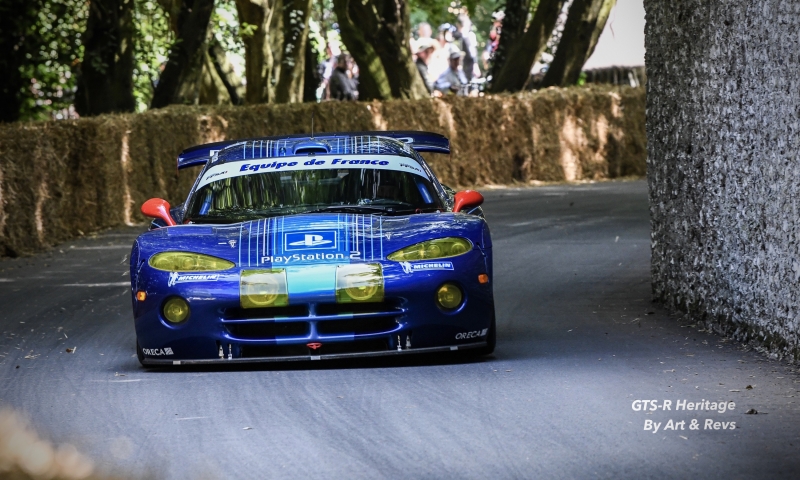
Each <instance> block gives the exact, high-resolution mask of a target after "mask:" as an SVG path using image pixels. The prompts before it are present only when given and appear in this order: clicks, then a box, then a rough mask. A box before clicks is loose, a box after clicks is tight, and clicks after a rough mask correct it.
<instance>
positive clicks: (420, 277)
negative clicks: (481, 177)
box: [133, 251, 494, 365]
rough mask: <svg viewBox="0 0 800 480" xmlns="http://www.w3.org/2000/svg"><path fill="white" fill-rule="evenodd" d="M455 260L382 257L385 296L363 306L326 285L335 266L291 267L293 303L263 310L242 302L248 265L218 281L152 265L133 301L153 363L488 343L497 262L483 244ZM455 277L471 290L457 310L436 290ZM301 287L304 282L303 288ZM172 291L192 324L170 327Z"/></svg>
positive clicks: (146, 356) (385, 352)
mask: <svg viewBox="0 0 800 480" xmlns="http://www.w3.org/2000/svg"><path fill="white" fill-rule="evenodd" d="M452 263H453V268H452V269H449V270H430V271H415V272H413V273H409V272H407V271H404V270H403V268H402V267H401V266H400V265H399V264H397V263H393V262H382V264H383V270H384V275H385V300H384V301H383V302H381V303H376V304H353V305H354V307H353V308H350V306H347V305H342V304H337V303H336V299H335V296H334V294H333V293H334V292H333V290H332V289H331V288H321V287H318V285H319V284H320V283H322V282H323V281H326V280H325V277H324V273H325V269H322V268H319V269H317V268H314V267H304V268H303V269H302V270H298V271H296V272H295V271H292V272H289V277H288V282H289V285H290V287H289V288H290V295H289V304H290V305H289V306H288V307H281V308H275V309H261V310H259V309H242V308H240V301H239V275H240V272H241V270H244V269H236V270H233V271H228V272H224V273H222V274H220V275H218V276H215V278H214V279H213V280H209V281H198V282H186V283H179V282H178V283H174V284H170V282H169V278H168V273H166V272H160V271H156V270H153V269H150V268H148V267H147V266H145V267H144V268H143V270H142V272H140V275H139V277H138V279H137V284H136V285H135V287H134V290H139V291H141V290H143V291H145V292H146V293H147V300H146V301H145V302H138V301H137V300H136V299H135V298H134V300H133V307H134V308H133V311H134V320H135V327H136V335H137V339H138V342H139V344H140V345H141V347H143V350H142V353H143V355H141V357H140V358H141V360H142V363H143V364H145V365H183V364H197V363H200V364H203V363H205V364H211V363H220V362H223V361H232V362H272V361H298V360H299V361H303V360H322V359H338V358H358V357H371V356H393V355H398V354H407V353H426V352H441V351H450V350H458V349H464V348H478V347H480V346H484V345H486V340H487V334H488V327H489V326H490V322H491V319H492V317H493V313H494V301H493V294H492V286H491V281H490V282H489V283H480V282H479V281H478V277H479V275H480V274H484V273H486V272H490V269H489V268H488V267H487V262H486V259H485V258H484V256H483V255H482V254H481V252H479V251H473V252H472V253H471V254H467V255H464V256H462V257H457V258H455V259H453V261H452ZM327 271H328V272H330V271H333V270H330V269H329V268H328V270H327ZM445 282H449V283H455V284H457V285H459V286H460V287H461V288H462V290H463V293H464V297H465V300H464V302H463V304H462V306H461V307H459V308H457V309H455V310H453V311H444V310H442V309H441V308H439V307H437V305H436V304H435V302H434V298H435V291H436V289H437V288H438V287H439V286H440V285H442V284H443V283H445ZM328 283H330V282H328ZM296 285H301V286H302V287H303V288H302V289H300V290H299V291H293V290H292V288H293V286H296ZM172 296H180V297H182V298H184V299H185V300H186V301H187V302H188V303H189V305H190V307H191V312H192V313H191V315H190V317H189V319H188V320H187V321H186V322H185V324H181V325H170V324H169V323H168V322H166V321H165V320H164V319H163V318H162V314H161V307H162V305H163V304H164V302H165V301H166V300H167V299H168V298H170V297H172ZM273 310H274V314H273ZM313 344H319V345H321V348H319V349H317V348H313V347H310V345H313Z"/></svg>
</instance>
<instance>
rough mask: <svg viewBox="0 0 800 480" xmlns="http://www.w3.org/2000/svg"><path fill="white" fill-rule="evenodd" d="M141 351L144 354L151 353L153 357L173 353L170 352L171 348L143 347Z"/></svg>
mask: <svg viewBox="0 0 800 480" xmlns="http://www.w3.org/2000/svg"><path fill="white" fill-rule="evenodd" d="M142 352H144V354H145V355H151V356H154V357H162V356H164V355H174V353H172V349H171V348H143V349H142Z"/></svg>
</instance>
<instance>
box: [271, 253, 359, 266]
mask: <svg viewBox="0 0 800 480" xmlns="http://www.w3.org/2000/svg"><path fill="white" fill-rule="evenodd" d="M360 255H361V253H360V252H353V253H351V254H350V258H351V259H357V258H359V256H360ZM345 258H346V257H345V255H344V253H310V254H303V253H293V254H291V255H267V256H264V257H261V263H278V264H280V263H285V264H289V263H294V262H307V261H310V260H344V259H345Z"/></svg>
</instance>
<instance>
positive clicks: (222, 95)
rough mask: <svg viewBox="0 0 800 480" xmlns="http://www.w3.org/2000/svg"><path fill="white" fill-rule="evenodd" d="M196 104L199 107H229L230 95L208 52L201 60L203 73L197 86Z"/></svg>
mask: <svg viewBox="0 0 800 480" xmlns="http://www.w3.org/2000/svg"><path fill="white" fill-rule="evenodd" d="M198 87H199V88H198V103H199V104H200V105H230V104H231V103H233V102H232V101H231V95H230V94H229V93H228V89H227V88H225V83H224V82H223V81H222V78H220V76H219V73H218V72H217V69H216V67H215V66H214V60H213V59H212V58H211V54H210V52H206V54H205V58H204V60H203V72H202V74H201V75H200V85H199V86H198Z"/></svg>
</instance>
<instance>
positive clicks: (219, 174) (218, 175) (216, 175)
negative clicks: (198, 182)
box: [203, 170, 228, 181]
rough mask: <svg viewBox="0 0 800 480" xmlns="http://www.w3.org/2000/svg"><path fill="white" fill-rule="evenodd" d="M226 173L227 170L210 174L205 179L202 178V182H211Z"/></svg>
mask: <svg viewBox="0 0 800 480" xmlns="http://www.w3.org/2000/svg"><path fill="white" fill-rule="evenodd" d="M227 173H228V171H227V170H223V171H221V172H214V173H212V174H210V175H206V178H204V179H203V180H204V181H205V180H209V181H213V179H215V178H217V177H221V176H222V175H225V174H227Z"/></svg>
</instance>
